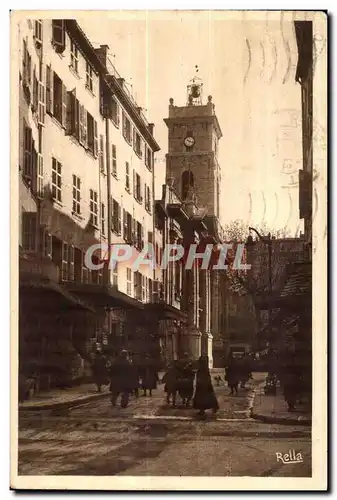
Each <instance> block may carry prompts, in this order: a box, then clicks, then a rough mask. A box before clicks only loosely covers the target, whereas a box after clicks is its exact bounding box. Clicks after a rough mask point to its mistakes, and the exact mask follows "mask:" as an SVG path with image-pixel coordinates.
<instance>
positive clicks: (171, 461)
mask: <svg viewBox="0 0 337 500" xmlns="http://www.w3.org/2000/svg"><path fill="white" fill-rule="evenodd" d="M259 376H260V375H257V377H259ZM255 382H256V381H255ZM252 388H253V387H252V386H251V387H250V389H247V390H241V391H240V393H239V395H238V396H229V394H228V388H227V387H224V386H223V385H221V386H219V387H215V390H216V393H217V397H218V400H219V404H220V410H219V413H218V415H217V417H216V419H214V418H213V417H212V416H211V415H210V416H209V418H208V420H207V421H198V420H196V419H195V410H193V409H183V408H176V409H173V408H170V407H168V406H167V404H166V402H165V393H164V391H163V386H162V385H160V386H159V388H158V389H157V390H156V391H154V394H153V397H152V398H150V397H143V396H140V397H139V399H138V400H136V399H134V398H133V399H132V400H131V402H130V405H129V407H128V408H127V409H121V408H120V407H116V408H113V407H112V406H111V403H110V400H109V397H104V398H102V399H100V400H97V401H94V402H90V403H88V404H85V405H82V406H79V407H77V408H71V409H69V410H62V411H60V410H58V411H56V410H55V411H49V412H41V411H39V412H34V413H32V412H30V413H28V412H26V413H22V414H20V418H19V467H18V472H19V474H20V475H108V476H111V475H136V476H137V475H139V476H143V475H151V476H153V475H163V476H184V475H186V476H245V475H246V476H247V475H248V476H284V477H286V476H289V477H294V476H295V477H308V476H310V475H311V437H310V428H308V427H304V426H303V427H302V426H298V425H297V426H290V425H286V426H284V425H283V426H282V425H275V424H273V425H271V424H266V423H261V422H257V421H255V420H253V419H251V418H250V416H249V414H250V411H249V409H250V406H251V401H252ZM289 450H295V452H296V453H301V455H302V457H303V461H302V462H299V463H292V464H289V463H283V462H282V461H281V460H277V455H276V453H282V454H285V453H288V452H289Z"/></svg>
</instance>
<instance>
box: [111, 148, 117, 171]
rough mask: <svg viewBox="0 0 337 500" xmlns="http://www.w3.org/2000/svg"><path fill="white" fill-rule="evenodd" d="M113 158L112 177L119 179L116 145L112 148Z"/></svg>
mask: <svg viewBox="0 0 337 500" xmlns="http://www.w3.org/2000/svg"><path fill="white" fill-rule="evenodd" d="M111 158H112V175H113V176H114V177H116V178H117V150H116V145H115V144H113V145H112V147H111Z"/></svg>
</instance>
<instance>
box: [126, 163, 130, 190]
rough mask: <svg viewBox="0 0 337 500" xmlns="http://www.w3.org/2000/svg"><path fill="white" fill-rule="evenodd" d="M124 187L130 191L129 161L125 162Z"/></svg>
mask: <svg viewBox="0 0 337 500" xmlns="http://www.w3.org/2000/svg"><path fill="white" fill-rule="evenodd" d="M125 189H126V190H127V191H129V193H130V165H129V162H128V161H126V162H125Z"/></svg>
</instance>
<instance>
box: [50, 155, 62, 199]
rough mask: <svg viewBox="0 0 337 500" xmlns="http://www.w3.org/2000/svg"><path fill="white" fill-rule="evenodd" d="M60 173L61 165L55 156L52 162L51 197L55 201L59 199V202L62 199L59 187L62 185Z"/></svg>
mask: <svg viewBox="0 0 337 500" xmlns="http://www.w3.org/2000/svg"><path fill="white" fill-rule="evenodd" d="M61 175H62V165H61V163H60V162H59V161H57V160H56V159H55V158H53V162H52V178H51V189H52V196H53V199H54V200H56V201H59V202H61V201H62V196H61V187H62V182H61Z"/></svg>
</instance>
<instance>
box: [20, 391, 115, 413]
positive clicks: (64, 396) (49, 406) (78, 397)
mask: <svg viewBox="0 0 337 500" xmlns="http://www.w3.org/2000/svg"><path fill="white" fill-rule="evenodd" d="M108 395H109V386H103V387H102V390H101V392H98V391H97V388H96V386H95V384H82V385H78V386H75V387H69V388H65V389H52V390H50V391H48V392H40V393H39V394H37V395H34V397H32V398H30V399H28V400H26V401H23V402H22V403H19V410H24V411H37V410H53V409H59V408H67V407H70V406H74V405H79V404H83V403H87V402H88V401H92V400H95V399H99V398H102V397H106V396H108Z"/></svg>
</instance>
